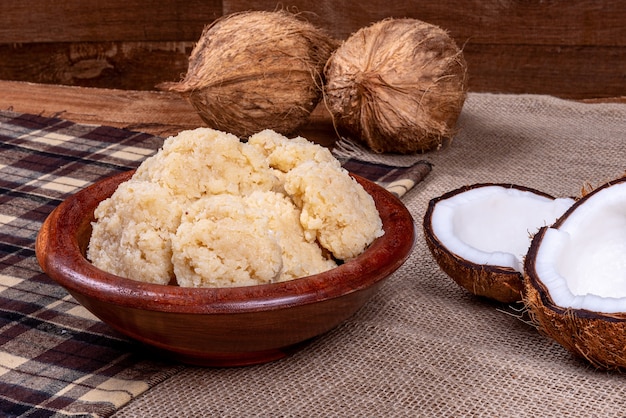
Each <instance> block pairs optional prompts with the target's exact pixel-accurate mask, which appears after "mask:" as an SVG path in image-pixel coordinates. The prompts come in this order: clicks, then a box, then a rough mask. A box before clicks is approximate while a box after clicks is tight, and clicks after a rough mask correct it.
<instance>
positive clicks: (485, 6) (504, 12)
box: [223, 0, 626, 46]
mask: <svg viewBox="0 0 626 418" xmlns="http://www.w3.org/2000/svg"><path fill="white" fill-rule="evenodd" d="M223 3H224V13H232V12H235V11H241V10H248V9H258V10H274V9H275V8H276V7H277V3H276V1H273V0H224V1H223ZM285 4H286V5H287V4H288V6H289V9H290V10H298V11H300V12H302V13H304V15H305V16H307V17H308V18H309V20H311V21H312V22H314V23H316V24H318V25H320V26H323V27H325V28H326V29H328V30H329V31H330V32H331V33H332V34H333V35H335V36H337V37H338V38H341V39H344V38H346V37H347V36H348V35H350V34H351V33H353V32H354V31H356V30H357V29H359V28H360V27H362V26H366V25H368V24H370V23H372V22H375V21H378V20H381V19H384V18H386V17H411V18H416V19H421V20H424V21H426V22H429V23H433V24H435V25H439V26H441V27H442V28H444V29H446V30H448V31H450V34H451V35H452V36H453V37H454V38H455V39H456V40H457V41H458V42H459V43H460V44H465V43H466V42H471V43H476V44H484V43H486V44H513V45H519V44H533V45H594V46H595V45H597V46H626V25H625V24H624V22H625V21H624V18H625V16H626V1H624V0H618V1H614V0H550V1H541V0H531V1H523V0H448V1H421V0H385V1H373V0H370V1H367V0H361V1H358V2H337V1H335V0H293V1H290V2H289V3H285Z"/></svg>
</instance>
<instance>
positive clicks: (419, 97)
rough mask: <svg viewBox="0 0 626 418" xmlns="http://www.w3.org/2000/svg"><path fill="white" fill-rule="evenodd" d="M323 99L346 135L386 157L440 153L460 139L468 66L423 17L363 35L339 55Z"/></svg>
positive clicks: (383, 24)
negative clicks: (387, 154)
mask: <svg viewBox="0 0 626 418" xmlns="http://www.w3.org/2000/svg"><path fill="white" fill-rule="evenodd" d="M325 76H326V85H325V95H324V100H325V102H326V107H327V108H328V110H329V111H330V113H331V115H332V116H333V120H334V123H335V125H336V127H337V129H338V132H339V133H340V134H341V135H347V136H350V137H352V138H353V139H355V140H357V141H360V142H362V143H363V144H365V145H367V146H368V147H369V148H370V149H371V150H373V151H375V152H378V153H383V152H394V153H403V154H409V153H416V152H425V151H430V150H433V149H437V148H439V147H441V145H442V144H443V143H444V142H446V141H447V140H450V139H451V138H452V137H453V135H454V134H455V133H456V122H457V119H458V117H459V114H460V113H461V109H462V107H463V104H464V102H465V99H466V96H467V64H466V62H465V59H464V57H463V52H462V51H461V50H460V49H459V47H458V46H457V45H456V43H455V42H454V40H453V39H452V38H451V37H450V36H449V35H448V33H447V32H446V31H445V30H443V29H441V28H439V27H437V26H435V25H432V24H429V23H426V22H423V21H420V20H416V19H385V20H382V21H380V22H377V23H374V24H373V25H371V26H368V27H365V28H362V29H360V30H359V31H357V32H355V33H354V34H353V35H351V36H350V37H349V38H348V39H347V40H345V42H343V43H342V45H341V46H340V47H339V48H338V49H337V50H336V51H335V52H334V53H333V54H332V56H331V58H330V59H329V61H328V63H327V65H326V68H325Z"/></svg>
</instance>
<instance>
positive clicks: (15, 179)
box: [0, 112, 430, 417]
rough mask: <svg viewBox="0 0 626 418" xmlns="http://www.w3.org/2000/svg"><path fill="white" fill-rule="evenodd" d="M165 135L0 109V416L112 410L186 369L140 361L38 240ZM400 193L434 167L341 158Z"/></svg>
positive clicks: (138, 352) (133, 348)
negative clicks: (84, 193) (41, 255)
mask: <svg viewBox="0 0 626 418" xmlns="http://www.w3.org/2000/svg"><path fill="white" fill-rule="evenodd" d="M162 142H163V140H162V138H158V137H154V136H151V135H147V134H143V133H138V132H131V131H127V130H122V129H116V128H111V127H105V126H89V125H80V124H75V123H72V122H69V121H66V120H61V119H54V118H45V117H40V116H36V115H27V114H17V113H13V112H0V196H1V197H0V199H1V204H0V250H1V252H0V257H1V262H0V416H1V417H16V416H20V417H53V416H55V417H56V416H70V415H71V416H97V417H104V416H109V415H111V414H112V413H114V412H115V411H116V410H117V409H118V408H120V407H121V406H123V405H125V404H127V403H128V402H130V401H131V400H132V399H134V398H135V397H137V396H139V395H140V394H142V393H144V392H145V391H147V390H149V389H150V388H151V387H153V386H154V385H156V384H157V383H159V382H161V381H163V380H164V379H167V378H168V377H169V376H171V375H173V374H175V373H176V372H177V371H178V370H180V369H181V368H182V367H184V366H181V365H178V364H174V363H167V362H163V361H161V360H158V359H152V358H146V353H145V350H144V351H142V350H141V347H140V346H139V345H138V344H137V343H134V342H132V341H129V340H128V339H126V338H125V337H122V336H120V335H119V334H116V333H115V332H114V331H112V330H111V329H109V328H108V327H107V326H106V325H104V324H103V323H102V322H100V321H99V320H98V319H97V318H95V317H94V316H93V315H91V313H89V312H88V311H87V310H86V309H84V308H83V307H82V306H81V305H79V304H78V303H77V302H76V301H75V300H74V299H73V298H72V297H71V296H69V295H68V293H67V292H66V291H65V290H64V289H63V288H61V287H60V286H58V285H57V284H56V283H54V282H53V281H52V280H51V279H50V278H48V277H47V276H46V275H45V274H44V273H42V271H41V269H40V267H39V265H38V263H37V260H36V257H35V251H34V242H35V238H36V236H37V233H38V231H39V228H40V226H41V223H42V222H43V221H44V220H45V218H46V216H47V215H48V214H49V213H50V212H51V211H52V210H53V209H54V208H55V207H56V206H57V205H58V204H59V203H60V202H61V201H62V200H63V199H65V198H66V197H68V196H69V195H71V194H73V193H75V192H76V191H78V190H79V189H81V188H83V187H85V186H87V185H89V184H91V183H93V182H96V181H98V180H101V179H103V178H105V177H108V176H110V175H113V174H116V173H119V172H122V171H126V170H129V169H132V168H135V167H137V166H138V165H139V164H140V163H141V161H143V160H144V159H145V158H146V157H147V156H149V155H151V154H153V153H154V152H155V151H156V150H157V149H158V148H159V147H160V145H161V144H162ZM343 162H344V165H345V166H346V168H347V169H349V170H351V171H353V172H356V173H358V174H361V175H363V176H364V177H366V178H369V179H371V180H379V181H380V183H381V184H383V185H385V186H388V187H389V189H390V190H392V191H394V192H396V193H397V194H398V195H399V196H401V195H402V194H403V193H404V192H405V191H406V190H407V189H410V188H411V187H412V186H413V185H414V184H415V183H416V182H418V181H420V180H421V179H422V178H424V176H426V175H427V174H428V172H429V171H430V165H429V164H428V163H425V162H421V161H417V162H416V163H415V164H413V165H412V166H409V167H394V166H390V165H388V164H387V165H380V164H376V163H373V162H371V161H369V162H361V161H357V160H354V159H349V158H348V159H345V160H344V161H343Z"/></svg>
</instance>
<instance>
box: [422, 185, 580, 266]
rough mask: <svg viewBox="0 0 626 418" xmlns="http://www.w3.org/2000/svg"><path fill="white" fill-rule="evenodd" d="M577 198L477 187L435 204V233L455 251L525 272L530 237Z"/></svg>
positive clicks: (475, 260) (467, 257)
mask: <svg viewBox="0 0 626 418" xmlns="http://www.w3.org/2000/svg"><path fill="white" fill-rule="evenodd" d="M573 203H574V200H573V199H569V198H560V199H552V198H549V197H546V196H542V195H538V194H536V193H533V192H531V191H525V190H520V189H516V188H510V187H503V186H498V185H493V186H484V187H476V188H472V189H469V190H467V191H464V192H462V193H457V194H455V195H453V196H452V197H450V198H448V199H445V200H441V201H440V202H438V203H437V205H436V207H435V209H434V211H433V213H432V228H433V233H434V235H435V236H436V237H437V238H438V239H439V241H440V242H441V243H442V244H443V245H444V246H445V247H446V248H447V249H448V250H449V251H450V252H452V253H454V254H456V255H457V256H459V257H461V258H463V259H465V260H467V261H470V262H472V263H475V264H479V265H490V266H498V267H509V268H512V269H514V270H516V271H518V272H520V273H522V272H523V259H524V257H525V255H526V253H527V252H528V248H529V246H530V242H531V239H532V235H533V234H534V233H536V232H537V230H538V229H539V228H541V227H542V226H546V225H551V224H552V223H553V222H554V221H555V220H556V219H557V218H558V217H559V216H561V215H562V214H563V213H564V212H565V211H566V210H567V209H568V208H569V207H570V206H571V205H572V204H573Z"/></svg>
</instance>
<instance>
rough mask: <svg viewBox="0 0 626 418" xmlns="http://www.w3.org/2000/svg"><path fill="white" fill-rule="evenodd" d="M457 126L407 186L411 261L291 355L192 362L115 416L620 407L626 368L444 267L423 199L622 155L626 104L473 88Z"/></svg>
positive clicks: (592, 411) (625, 407) (548, 176)
mask: <svg viewBox="0 0 626 418" xmlns="http://www.w3.org/2000/svg"><path fill="white" fill-rule="evenodd" d="M459 128H460V130H459V133H458V135H457V136H456V138H455V139H454V141H453V142H452V143H451V144H450V145H449V146H448V147H447V148H445V149H443V150H441V151H438V152H434V153H430V154H428V155H425V156H421V157H420V158H424V159H426V160H428V161H429V162H431V163H432V172H431V173H430V174H429V175H428V176H427V177H426V179H425V180H424V181H423V182H421V183H419V184H418V185H416V186H415V187H414V188H413V189H412V190H411V191H409V192H408V193H407V194H406V195H405V196H404V197H403V201H404V202H405V203H406V205H407V207H408V208H409V209H410V211H411V213H412V214H413V216H414V218H415V221H416V223H417V224H418V226H419V228H418V235H417V242H416V245H415V250H414V252H413V253H412V256H411V257H410V259H409V260H408V262H407V263H406V264H405V265H404V266H403V267H402V268H401V269H400V270H399V271H398V272H397V273H396V274H394V275H393V276H392V277H391V278H390V279H389V280H388V281H387V282H386V283H385V284H384V286H383V287H382V289H381V291H380V292H379V293H378V294H377V295H376V296H375V297H374V298H373V299H372V300H371V301H370V302H369V303H368V304H367V305H366V306H365V307H364V308H363V309H362V310H360V311H359V312H358V313H357V314H356V315H355V316H354V317H352V318H351V319H350V320H348V321H347V322H345V323H344V324H343V325H341V326H339V327H338V328H336V329H335V330H333V331H331V332H330V333H328V334H326V335H324V336H322V337H320V338H318V339H316V340H315V341H313V342H312V343H311V344H310V345H308V346H307V347H305V348H304V349H303V350H301V351H299V352H298V353H296V354H295V355H293V356H292V357H289V358H286V359H284V360H280V361H277V362H274V363H269V364H265V365H260V366H253V367H245V368H232V369H210V368H208V369H207V368H194V367H184V368H182V370H180V371H179V372H177V373H176V374H175V375H173V376H172V377H170V378H168V379H166V380H165V381H163V382H162V383H160V384H158V385H156V386H155V387H153V388H152V389H150V390H148V391H146V392H145V393H144V394H143V395H141V396H140V397H138V398H137V399H134V400H133V401H132V402H130V403H129V404H128V405H126V406H125V407H123V408H122V409H120V410H119V411H118V412H117V413H116V414H115V415H114V416H115V417H117V418H122V417H124V418H127V417H161V416H163V417H245V416H263V417H274V416H281V417H329V416H331V417H334V416H341V417H344V416H367V417H376V416H412V417H431V416H446V417H461V416H463V417H466V416H471V417H479V416H480V417H494V416H495V417H500V416H502V417H592V416H593V417H617V416H626V385H624V379H625V377H624V376H623V375H621V374H616V373H605V372H599V371H596V370H594V369H592V368H590V367H588V365H587V364H586V363H585V362H582V361H580V360H578V359H575V358H573V357H572V356H571V355H570V354H569V353H568V352H566V351H565V350H564V349H562V348H561V347H560V346H559V345H557V344H556V343H553V342H552V341H550V340H548V339H547V338H546V337H543V336H542V335H540V334H538V332H537V331H536V330H535V328H533V327H532V326H531V325H529V324H528V323H526V322H525V321H524V317H523V316H522V315H521V312H519V313H518V312H516V311H515V309H517V307H508V306H500V305H497V304H493V303H489V302H486V301H484V300H480V299H478V298H475V297H472V296H470V295H468V294H467V293H466V292H465V291H463V290H461V289H460V288H459V287H458V286H457V285H456V284H455V283H454V282H452V280H451V279H449V278H448V277H447V276H446V275H445V274H443V273H442V272H441V271H440V270H439V269H438V267H437V265H436V264H435V262H434V261H433V259H432V258H431V256H430V254H429V252H428V250H427V248H426V245H425V243H424V239H423V234H422V232H421V222H422V217H423V214H424V211H425V208H426V205H427V202H428V201H429V200H430V199H431V198H433V197H436V196H439V195H441V194H443V193H444V192H447V191H449V190H451V189H454V188H457V187H459V186H462V185H465V184H472V183H478V182H507V183H516V184H521V185H525V186H529V187H533V188H536V189H539V190H542V191H544V192H547V193H550V194H553V195H555V196H572V195H578V194H579V193H580V189H581V187H582V186H583V185H584V184H585V183H589V184H591V185H598V184H600V183H602V182H604V181H605V180H609V179H612V178H614V177H618V176H620V175H621V174H622V173H623V171H624V169H625V168H626V159H625V156H626V155H625V154H626V151H625V149H626V148H625V146H624V142H625V141H626V105H620V104H582V103H577V102H572V101H564V100H559V99H556V98H553V97H546V96H534V95H528V96H524V95H522V96H520V95H491V94H470V96H469V98H468V100H467V102H466V104H465V107H464V110H463V113H462V115H461V118H460V121H459Z"/></svg>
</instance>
